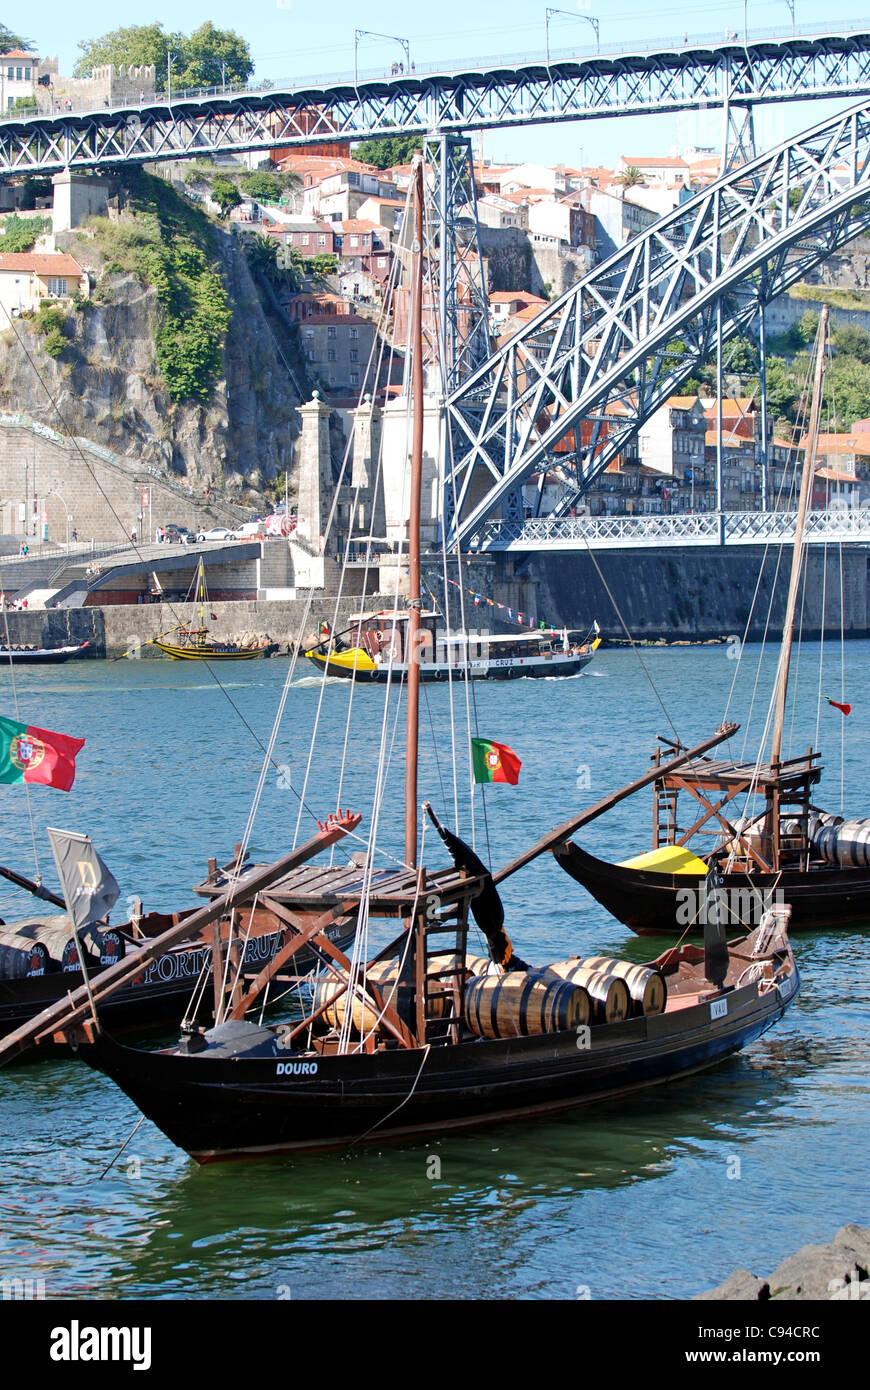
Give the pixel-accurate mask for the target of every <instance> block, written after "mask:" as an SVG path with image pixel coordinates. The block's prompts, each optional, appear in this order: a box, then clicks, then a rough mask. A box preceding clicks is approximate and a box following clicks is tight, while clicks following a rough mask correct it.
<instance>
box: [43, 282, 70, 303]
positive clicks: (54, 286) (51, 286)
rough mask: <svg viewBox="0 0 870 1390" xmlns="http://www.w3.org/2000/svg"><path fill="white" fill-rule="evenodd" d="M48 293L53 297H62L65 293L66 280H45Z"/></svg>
mask: <svg viewBox="0 0 870 1390" xmlns="http://www.w3.org/2000/svg"><path fill="white" fill-rule="evenodd" d="M45 283H46V285H47V286H48V293H49V294H50V295H51V296H52V298H53V299H63V298H64V296H65V295H66V280H57V279H53V278H52V279H49V280H46V282H45Z"/></svg>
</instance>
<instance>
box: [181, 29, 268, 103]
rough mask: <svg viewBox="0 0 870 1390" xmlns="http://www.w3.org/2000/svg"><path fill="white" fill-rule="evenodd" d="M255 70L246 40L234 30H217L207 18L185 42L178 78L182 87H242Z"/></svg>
mask: <svg viewBox="0 0 870 1390" xmlns="http://www.w3.org/2000/svg"><path fill="white" fill-rule="evenodd" d="M253 71H254V63H253V60H252V58H251V50H250V49H249V48H248V45H247V44H246V43H245V40H244V39H243V38H241V37H240V36H239V35H238V34H237V33H236V32H235V30H234V29H216V28H215V27H214V25H213V24H212V22H211V20H207V21H206V23H205V24H201V25H200V26H199V28H198V29H194V31H193V33H192V34H191V35H190V38H189V39H185V40H184V42H183V43H182V44H181V52H180V54H179V57H178V63H177V73H178V76H177V77H176V78H175V81H177V83H178V86H179V88H181V87H222V86H224V85H226V86H228V87H230V86H242V85H244V83H245V82H247V80H248V78H249V77H250V75H251V73H252V72H253Z"/></svg>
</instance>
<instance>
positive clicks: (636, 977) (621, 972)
mask: <svg viewBox="0 0 870 1390" xmlns="http://www.w3.org/2000/svg"><path fill="white" fill-rule="evenodd" d="M582 963H583V965H585V966H587V967H588V968H589V969H590V970H598V971H600V972H601V974H603V975H613V976H615V978H616V979H619V980H624V981H625V983H626V984H627V985H628V992H629V994H630V995H631V999H632V1003H633V1004H634V1008H633V1010H632V1013H634V1014H661V1013H664V1011H665V1004H666V1003H667V999H668V987H667V984H666V982H665V977H664V975H663V974H662V973H661V971H660V970H655V969H654V968H653V967H652V966H650V965H632V963H631V961H627V960H612V959H611V958H610V957H609V956H587V957H586V958H585V960H584V961H583V962H582Z"/></svg>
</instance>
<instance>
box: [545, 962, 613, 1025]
mask: <svg viewBox="0 0 870 1390" xmlns="http://www.w3.org/2000/svg"><path fill="white" fill-rule="evenodd" d="M546 969H547V971H548V972H550V973H551V974H552V975H555V976H557V977H558V978H559V979H560V980H568V981H570V983H571V984H575V985H582V986H583V988H584V989H585V990H586V992H587V993H588V995H589V998H590V1000H591V1001H592V1022H593V1023H621V1022H622V1021H623V1019H625V1018H628V1017H629V1015H630V1014H631V995H630V994H629V992H628V985H627V984H626V983H625V981H624V980H620V979H619V978H618V977H617V976H615V975H606V974H605V973H604V972H603V971H601V970H593V969H590V968H589V965H588V962H586V961H582V960H579V959H575V960H558V961H556V962H555V964H554V965H548V966H547V967H546Z"/></svg>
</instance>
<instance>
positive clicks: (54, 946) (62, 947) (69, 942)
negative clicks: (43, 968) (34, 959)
mask: <svg viewBox="0 0 870 1390" xmlns="http://www.w3.org/2000/svg"><path fill="white" fill-rule="evenodd" d="M36 939H37V940H38V941H39V942H40V943H41V944H42V945H43V946H44V947H45V948H46V950H47V951H48V954H49V955H50V956H51V958H52V960H53V961H54V962H55V963H56V964H57V965H59V966H60V968H61V970H62V971H63V973H64V974H70V973H71V972H72V971H74V970H81V968H82V967H81V961H80V960H79V947H78V942H77V941H76V938H75V933H74V932H73V930H72V927H70V925H69V923H67V925H66V926H58V927H50V926H48V925H46V924H43V925H42V926H40V927H39V929H38V934H37V937H36ZM85 961H86V964H87V965H88V966H91V967H93V968H94V969H96V967H97V965H98V958H97V956H96V955H95V954H94V953H93V952H92V951H86V955H85Z"/></svg>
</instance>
